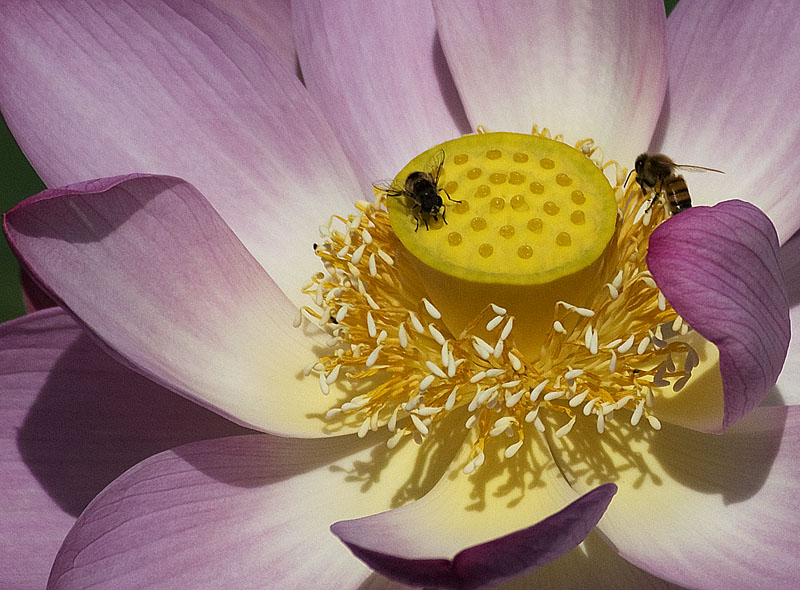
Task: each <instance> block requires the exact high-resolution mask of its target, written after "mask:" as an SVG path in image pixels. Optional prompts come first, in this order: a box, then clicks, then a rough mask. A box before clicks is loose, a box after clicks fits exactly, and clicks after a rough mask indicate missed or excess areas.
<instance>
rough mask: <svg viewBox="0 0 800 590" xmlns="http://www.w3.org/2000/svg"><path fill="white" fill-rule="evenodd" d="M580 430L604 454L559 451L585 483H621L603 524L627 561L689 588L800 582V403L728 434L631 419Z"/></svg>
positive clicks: (748, 420)
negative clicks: (641, 424)
mask: <svg viewBox="0 0 800 590" xmlns="http://www.w3.org/2000/svg"><path fill="white" fill-rule="evenodd" d="M580 426H581V425H580V424H577V425H576V428H579V427H580ZM573 432H574V431H573ZM579 434H580V435H581V436H582V437H585V438H583V439H582V440H583V444H582V448H584V449H587V451H588V450H589V449H592V448H597V453H596V454H593V453H588V452H587V453H581V454H576V453H575V452H574V450H570V449H565V453H564V454H563V455H560V454H559V453H556V454H555V455H556V459H557V461H558V462H559V465H560V466H561V467H562V468H563V469H564V471H565V476H566V477H567V478H568V480H569V481H570V482H572V483H573V485H574V486H575V487H576V488H577V489H579V490H581V489H584V490H585V489H589V488H590V487H593V486H595V485H597V482H598V481H614V482H615V483H616V484H617V485H618V486H619V492H618V493H617V495H616V496H615V497H614V501H613V502H612V503H611V506H610V507H609V509H608V511H607V512H606V514H605V516H604V517H603V519H602V520H601V521H600V524H599V526H598V528H599V529H600V531H601V532H602V533H603V535H604V536H605V537H607V538H608V540H609V542H610V543H611V545H612V546H613V547H615V548H616V550H617V551H619V553H620V555H622V556H623V557H624V558H625V559H627V560H629V561H630V562H631V563H633V564H634V565H637V566H639V567H641V568H643V569H645V570H648V571H650V572H651V573H653V574H654V575H656V576H659V577H661V578H664V579H665V580H669V581H671V582H673V583H675V584H680V585H682V586H686V587H687V588H775V589H776V590H778V589H785V590H790V589H794V588H796V587H797V580H798V579H800V559H798V548H797V531H798V530H800V496H798V494H797V489H798V486H800V462H798V460H797V456H798V448H800V407H797V406H791V407H771V408H756V409H755V410H753V412H752V413H750V414H749V415H748V416H746V417H745V418H743V419H742V420H741V421H740V422H738V423H737V424H735V425H734V426H732V427H731V428H729V429H728V430H726V431H725V433H724V434H722V435H713V434H703V433H698V432H694V431H691V430H686V429H683V428H680V427H677V426H673V425H671V424H664V427H663V428H662V429H661V430H660V431H659V432H657V433H653V435H652V436H650V435H646V436H642V433H641V431H640V430H633V428H632V427H630V426H629V425H628V424H627V422H625V421H624V420H615V421H613V422H612V423H607V424H606V432H605V433H604V434H603V435H598V434H597V433H596V431H594V428H591V427H590V428H586V429H584V430H583V431H579ZM604 441H605V444H604Z"/></svg>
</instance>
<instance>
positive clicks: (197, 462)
mask: <svg viewBox="0 0 800 590" xmlns="http://www.w3.org/2000/svg"><path fill="white" fill-rule="evenodd" d="M380 444H382V441H380V440H377V439H376V438H375V437H374V436H372V437H370V439H369V440H360V439H358V438H357V437H339V438H336V439H332V440H326V441H321V440H299V439H291V438H281V437H275V436H270V435H250V436H236V437H228V438H224V439H217V440H212V441H201V442H197V443H192V444H189V445H184V446H182V447H178V448H176V449H173V450H171V451H166V452H164V453H161V454H159V455H156V456H154V457H151V458H150V459H147V460H146V461H143V462H142V463H140V464H138V465H136V466H135V467H133V468H132V469H130V470H128V471H127V472H126V473H125V474H123V475H122V476H120V477H119V478H118V479H117V480H115V481H114V482H113V483H112V484H111V485H109V486H108V487H107V488H106V489H105V490H103V492H102V493H101V494H100V495H98V496H97V498H95V500H94V501H93V502H92V503H91V504H90V505H89V506H88V507H87V508H86V510H85V511H84V512H83V514H82V515H81V516H80V518H79V519H78V521H77V522H76V523H75V526H74V527H73V528H72V530H71V531H70V532H69V534H68V535H67V537H66V539H65V540H64V544H63V546H62V548H61V550H60V552H59V554H58V556H57V557H56V559H55V563H54V565H53V570H52V573H51V576H50V582H49V585H48V588H49V589H50V590H76V589H88V588H98V587H108V588H114V589H115V590H126V589H131V590H139V589H141V588H148V589H153V590H166V589H176V588H191V589H193V590H218V589H219V588H236V589H237V590H240V589H241V590H249V589H252V590H256V589H258V590H261V589H264V588H281V589H283V588H287V589H288V588H297V589H301V588H302V589H305V588H326V587H327V588H343V589H355V588H358V587H359V585H360V584H361V582H362V581H364V580H366V579H367V578H368V577H370V576H371V571H370V570H369V569H368V568H367V567H366V566H364V564H362V563H361V562H360V561H358V560H357V559H355V558H354V557H352V555H350V553H349V552H348V551H347V548H346V547H345V546H344V545H342V544H341V543H340V542H339V540H338V539H337V538H336V537H335V536H333V535H331V534H330V532H329V530H328V527H329V526H330V523H331V522H334V521H335V520H336V518H337V516H338V517H355V516H357V515H363V514H365V513H367V514H368V513H370V512H372V511H376V510H382V509H385V507H386V506H387V505H388V503H389V502H390V500H391V498H392V495H393V494H394V493H395V492H396V491H397V488H396V486H383V485H382V482H381V481H379V480H380V478H378V477H377V476H376V474H374V473H373V472H372V471H371V470H370V469H369V468H370V467H371V466H374V453H375V446H376V445H380ZM356 473H358V475H356ZM367 483H369V484H370V485H369V486H368V488H369V492H368V493H364V492H363V488H364V486H366V485H367ZM389 588H393V587H392V586H391V585H390V586H389ZM393 590H394V588H393Z"/></svg>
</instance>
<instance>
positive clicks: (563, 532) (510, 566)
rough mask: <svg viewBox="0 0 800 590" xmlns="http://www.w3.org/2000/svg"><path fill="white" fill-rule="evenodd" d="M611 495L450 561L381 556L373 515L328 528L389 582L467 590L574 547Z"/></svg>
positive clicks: (591, 497) (590, 497) (603, 490)
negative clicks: (390, 580) (391, 580)
mask: <svg viewBox="0 0 800 590" xmlns="http://www.w3.org/2000/svg"><path fill="white" fill-rule="evenodd" d="M615 492H616V486H614V485H613V484H606V485H604V486H600V487H598V488H596V489H594V490H592V491H591V492H588V493H587V494H585V495H584V496H582V497H580V498H579V499H577V500H575V501H574V502H572V503H571V504H569V505H568V506H567V507H565V508H563V509H562V510H561V511H559V512H557V513H556V514H553V515H552V516H550V517H548V518H546V519H544V520H543V521H541V522H539V523H537V524H535V525H532V526H529V527H527V528H524V529H520V530H518V531H516V532H513V533H510V534H508V535H505V536H503V537H500V538H497V539H493V540H491V541H487V542H485V543H481V544H480V545H475V546H473V547H469V548H467V549H463V550H461V551H459V552H458V553H457V554H456V555H455V557H453V559H434V558H428V559H422V558H408V557H400V556H397V555H393V554H391V553H387V552H386V550H384V549H383V543H382V542H381V541H382V540H381V536H382V535H381V529H382V528H383V527H386V526H391V523H389V522H382V523H380V524H378V525H375V526H373V525H372V524H371V522H370V520H371V519H375V518H377V517H367V518H365V519H360V520H356V521H349V522H339V523H336V524H335V525H333V526H332V527H331V530H332V531H333V532H334V533H335V534H336V535H337V536H338V537H339V538H340V539H342V541H343V542H344V543H345V544H346V545H347V546H348V547H349V548H350V550H351V551H352V552H353V553H354V554H355V555H356V556H357V557H359V558H360V559H362V560H363V561H364V562H365V563H367V564H368V565H369V566H370V567H372V568H374V569H375V570H377V571H379V572H381V573H382V574H384V575H386V576H388V577H390V578H392V579H395V580H398V581H400V582H403V583H406V584H412V585H420V586H421V585H424V586H431V585H433V586H436V587H441V588H455V589H458V590H473V589H476V588H486V587H489V586H490V585H492V586H493V585H495V584H497V583H498V582H501V581H503V580H508V579H511V578H513V577H516V576H518V575H520V574H522V573H524V572H526V571H528V570H531V569H533V568H535V567H538V566H541V565H544V564H546V563H549V562H551V561H553V559H555V558H556V557H558V556H560V555H563V554H564V553H566V552H567V551H569V550H571V549H572V548H574V547H575V546H576V545H578V544H579V543H580V542H581V541H583V539H584V538H586V535H588V534H589V532H591V530H592V529H593V528H594V526H595V525H596V524H597V522H598V521H599V520H600V517H601V516H602V515H603V513H604V512H605V510H606V508H607V507H608V504H609V503H610V502H611V498H612V497H613V495H614V493H615ZM385 520H386V519H384V521H385ZM386 532H387V531H384V534H385V533H386ZM389 534H391V533H389ZM435 534H436V535H437V536H438V535H441V534H442V532H439V531H437V532H436V533H435ZM444 534H446V532H445V533H444Z"/></svg>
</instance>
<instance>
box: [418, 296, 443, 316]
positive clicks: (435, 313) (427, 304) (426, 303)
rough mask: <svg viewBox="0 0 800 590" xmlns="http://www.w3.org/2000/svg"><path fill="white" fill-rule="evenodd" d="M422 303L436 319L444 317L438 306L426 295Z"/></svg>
mask: <svg viewBox="0 0 800 590" xmlns="http://www.w3.org/2000/svg"><path fill="white" fill-rule="evenodd" d="M422 303H423V305H424V306H425V311H427V312H428V315H429V316H431V317H432V318H433V319H435V320H440V319H442V313H441V312H440V311H439V310H438V309H436V306H435V305H433V303H431V302H430V301H428V300H427V299H426V298H425V297H423V298H422Z"/></svg>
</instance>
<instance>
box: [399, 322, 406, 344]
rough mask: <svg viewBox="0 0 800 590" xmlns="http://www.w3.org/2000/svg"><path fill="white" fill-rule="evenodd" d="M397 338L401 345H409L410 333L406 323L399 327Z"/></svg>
mask: <svg viewBox="0 0 800 590" xmlns="http://www.w3.org/2000/svg"><path fill="white" fill-rule="evenodd" d="M397 339H398V340H399V341H400V346H402V347H403V348H407V347H408V333H407V332H406V325H405V324H400V327H399V328H398V329H397Z"/></svg>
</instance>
